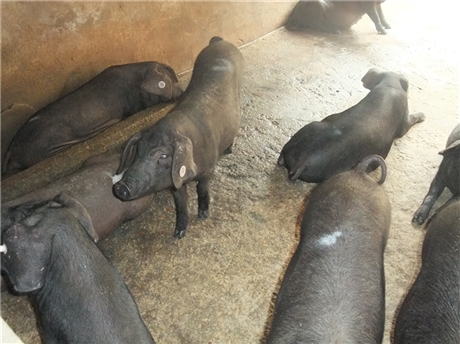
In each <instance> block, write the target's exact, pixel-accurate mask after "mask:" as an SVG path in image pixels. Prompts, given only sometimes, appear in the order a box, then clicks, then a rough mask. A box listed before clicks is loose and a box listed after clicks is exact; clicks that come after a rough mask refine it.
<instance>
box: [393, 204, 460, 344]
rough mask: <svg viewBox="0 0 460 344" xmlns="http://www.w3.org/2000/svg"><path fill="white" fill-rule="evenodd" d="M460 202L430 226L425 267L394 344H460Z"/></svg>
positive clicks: (403, 308)
mask: <svg viewBox="0 0 460 344" xmlns="http://www.w3.org/2000/svg"><path fill="white" fill-rule="evenodd" d="M459 257H460V202H459V201H457V202H454V203H452V204H450V205H449V206H447V207H445V208H444V209H442V210H441V211H439V212H438V213H436V215H435V216H434V217H433V218H432V220H431V221H430V222H429V223H428V227H427V231H426V235H425V240H424V241H423V248H422V267H421V269H420V272H419V274H418V276H417V279H416V280H415V282H414V284H413V285H412V287H411V289H410V290H409V293H408V294H407V296H406V297H405V299H404V302H403V303H402V305H401V308H400V310H399V312H398V316H397V318H396V324H395V329H394V344H458V343H460V259H459Z"/></svg>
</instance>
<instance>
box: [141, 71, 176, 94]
mask: <svg viewBox="0 0 460 344" xmlns="http://www.w3.org/2000/svg"><path fill="white" fill-rule="evenodd" d="M161 67H165V68H161ZM166 67H167V66H165V65H160V68H158V66H155V68H154V69H149V71H148V72H147V73H146V76H145V78H144V81H143V82H142V83H141V88H142V89H143V90H144V91H145V92H147V93H150V94H153V95H156V96H162V97H165V98H167V99H171V98H172V97H173V83H174V82H177V76H176V73H174V71H173V70H172V68H171V67H169V66H168V67H167V68H166Z"/></svg>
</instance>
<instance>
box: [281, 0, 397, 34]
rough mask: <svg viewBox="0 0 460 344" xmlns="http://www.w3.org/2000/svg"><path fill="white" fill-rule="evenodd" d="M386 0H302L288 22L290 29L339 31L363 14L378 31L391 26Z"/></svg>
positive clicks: (346, 28)
mask: <svg viewBox="0 0 460 344" xmlns="http://www.w3.org/2000/svg"><path fill="white" fill-rule="evenodd" d="M382 2H384V1H325V0H313V1H310V0H309V1H303V0H301V1H299V2H298V3H297V5H296V6H295V7H294V9H293V10H292V13H291V15H290V17H289V20H288V22H287V24H286V28H287V29H288V30H302V29H312V30H318V31H324V32H329V33H340V31H343V30H348V29H349V28H350V27H351V26H352V25H354V24H356V22H357V21H358V20H360V19H361V17H362V16H363V15H364V14H367V15H368V16H369V18H371V20H372V21H373V23H374V25H375V28H376V30H377V32H378V33H379V34H382V35H385V34H386V31H385V29H390V28H391V27H390V25H389V24H388V22H387V21H386V19H385V17H384V15H383V11H382V6H381V3H382Z"/></svg>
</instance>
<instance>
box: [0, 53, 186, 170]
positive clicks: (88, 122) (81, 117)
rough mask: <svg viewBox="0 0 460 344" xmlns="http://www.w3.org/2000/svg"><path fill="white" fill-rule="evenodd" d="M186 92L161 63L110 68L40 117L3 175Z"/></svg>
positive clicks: (14, 145)
mask: <svg viewBox="0 0 460 344" xmlns="http://www.w3.org/2000/svg"><path fill="white" fill-rule="evenodd" d="M181 92H182V90H181V89H180V87H179V85H178V80H177V76H176V73H175V72H174V70H173V69H172V68H171V67H169V66H167V65H164V64H162V63H158V62H153V61H149V62H140V63H130V64H125V65H119V66H111V67H109V68H107V69H105V70H104V71H102V73H100V74H99V75H97V76H96V77H94V78H93V79H91V80H90V81H88V82H87V83H86V84H84V85H83V86H81V87H79V88H78V89H76V90H75V91H73V92H71V93H69V94H67V95H66V96H64V97H62V98H60V99H58V100H56V101H54V102H53V103H51V104H49V105H47V106H45V107H44V108H43V109H41V110H40V111H38V112H37V113H35V115H33V116H32V117H31V118H30V119H29V120H28V121H27V122H26V123H25V124H24V125H23V126H22V127H21V128H20V129H19V130H18V132H17V133H16V135H15V136H14V138H13V140H12V141H11V143H10V145H9V148H8V150H7V153H6V155H5V161H4V164H3V173H4V174H5V175H10V174H13V173H15V172H18V171H20V170H24V169H26V168H28V167H30V166H32V165H35V164H37V163H39V162H40V161H42V160H44V159H45V158H48V157H50V156H52V155H54V154H57V153H59V152H61V151H63V150H65V149H67V148H69V147H70V146H72V145H73V144H75V143H78V142H81V141H84V140H86V139H88V138H90V137H92V136H95V135H97V134H98V133H100V132H101V131H103V130H105V129H107V128H108V127H110V126H112V125H113V124H115V123H118V122H119V121H121V120H122V119H124V118H126V117H128V116H130V115H132V114H135V113H137V112H139V111H141V110H143V109H145V108H147V107H150V106H153V105H156V104H158V103H160V102H166V101H169V100H172V99H176V98H177V97H179V96H180V94H181Z"/></svg>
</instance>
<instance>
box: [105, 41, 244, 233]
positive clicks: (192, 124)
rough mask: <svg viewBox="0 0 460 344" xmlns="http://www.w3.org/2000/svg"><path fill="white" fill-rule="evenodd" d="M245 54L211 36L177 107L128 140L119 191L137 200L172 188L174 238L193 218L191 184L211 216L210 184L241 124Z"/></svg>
mask: <svg viewBox="0 0 460 344" xmlns="http://www.w3.org/2000/svg"><path fill="white" fill-rule="evenodd" d="M242 71H243V57H242V55H241V52H240V51H239V50H238V49H237V48H236V47H235V46H234V45H233V44H231V43H229V42H226V41H224V40H222V39H221V38H220V37H214V38H212V39H211V41H210V43H209V45H208V46H207V47H206V48H204V49H203V50H202V51H201V52H200V54H199V55H198V57H197V59H196V61H195V65H194V68H193V73H192V77H191V80H190V83H189V85H188V87H187V89H186V90H185V91H184V93H183V94H182V96H181V98H180V99H179V101H178V104H177V105H176V107H175V108H174V109H173V110H171V111H170V112H169V113H168V114H167V115H166V116H165V117H163V118H162V119H160V120H159V121H158V122H157V123H156V124H154V125H153V126H152V127H150V128H147V129H145V130H143V131H141V132H139V133H137V134H135V135H134V136H133V137H131V138H130V139H129V141H128V143H127V144H126V147H125V150H124V153H123V158H122V161H121V164H120V167H119V169H118V172H117V173H119V174H122V175H123V177H122V179H121V180H120V181H119V182H118V183H116V184H115V185H114V193H115V195H117V197H119V198H120V199H122V200H132V199H136V198H138V197H141V196H143V195H147V194H149V193H152V192H158V191H161V190H164V189H171V190H172V191H173V196H174V203H175V206H176V227H175V231H174V236H175V237H178V238H182V237H183V236H184V235H185V231H186V228H187V225H188V221H189V215H188V210H187V184H188V183H190V182H192V181H196V182H197V186H196V189H197V194H198V216H199V217H200V218H207V217H208V215H209V200H210V196H209V183H210V180H211V177H212V175H213V172H214V169H215V166H216V164H217V161H218V158H219V157H220V156H221V155H223V154H224V153H231V150H232V145H233V140H234V138H235V136H236V134H237V132H238V129H239V126H240V112H241V110H240V88H241V83H242Z"/></svg>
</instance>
